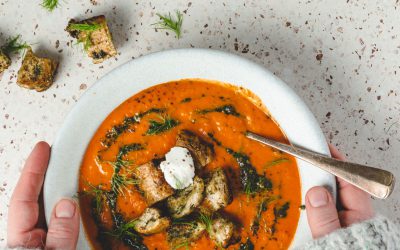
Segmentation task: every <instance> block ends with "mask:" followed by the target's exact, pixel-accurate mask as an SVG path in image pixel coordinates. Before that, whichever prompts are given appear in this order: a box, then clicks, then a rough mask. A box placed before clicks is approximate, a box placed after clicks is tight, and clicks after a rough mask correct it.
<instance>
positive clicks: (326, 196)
mask: <svg viewBox="0 0 400 250" xmlns="http://www.w3.org/2000/svg"><path fill="white" fill-rule="evenodd" d="M306 210H307V217H308V224H309V225H310V228H311V232H312V235H313V237H314V239H316V238H319V237H322V236H324V235H327V234H329V233H331V232H333V231H335V230H336V229H339V228H340V221H339V217H338V212H337V210H336V206H335V203H334V202H333V198H332V195H331V194H330V193H329V192H328V191H327V190H326V189H325V188H323V187H313V188H311V189H310V190H308V192H307V195H306Z"/></svg>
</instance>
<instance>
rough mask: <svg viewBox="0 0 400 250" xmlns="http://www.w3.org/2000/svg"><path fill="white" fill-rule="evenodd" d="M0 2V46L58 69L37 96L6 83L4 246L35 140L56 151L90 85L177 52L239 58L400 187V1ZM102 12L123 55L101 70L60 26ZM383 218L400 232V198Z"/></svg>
mask: <svg viewBox="0 0 400 250" xmlns="http://www.w3.org/2000/svg"><path fill="white" fill-rule="evenodd" d="M40 2H41V1H39V0H31V1H22V0H0V44H2V43H3V42H4V41H5V39H6V38H7V37H8V36H14V35H17V34H22V37H23V39H24V40H26V41H28V42H29V43H33V44H34V46H33V48H34V51H36V52H38V53H39V54H40V55H46V56H51V57H53V58H58V60H60V67H59V70H58V74H57V76H56V80H55V84H54V85H53V86H52V87H51V88H50V89H49V90H47V91H46V92H42V93H37V92H34V91H29V90H26V89H22V88H20V87H18V86H17V85H16V83H15V82H16V73H17V70H18V67H19V65H20V63H21V58H20V57H19V56H13V58H12V59H13V64H12V66H11V67H10V69H9V70H8V71H7V72H5V73H4V74H3V75H2V76H1V78H0V87H1V91H0V166H1V168H0V201H1V202H0V246H2V245H5V243H6V230H5V229H6V223H7V207H8V202H9V198H10V196H11V193H12V189H13V188H14V186H15V184H16V181H17V179H18V176H19V173H20V170H21V168H22V166H23V162H24V160H25V159H26V157H27V155H28V153H29V152H30V150H31V149H32V147H33V145H34V143H35V142H36V141H38V140H46V141H48V142H50V143H51V142H52V141H53V139H54V137H55V135H56V133H57V131H58V129H59V127H60V126H61V124H62V123H63V120H64V118H65V116H66V114H67V113H68V112H69V110H70V109H71V108H72V106H73V105H74V104H75V102H76V101H77V100H79V97H80V96H81V95H82V94H83V93H84V92H85V90H86V89H87V88H89V87H90V86H92V85H93V84H94V83H95V82H96V80H97V79H99V78H100V77H102V76H103V75H104V74H106V73H107V72H109V71H111V70H112V69H114V68H115V67H117V66H119V65H121V64H123V63H124V62H127V61H129V60H132V59H134V58H137V57H139V56H141V55H146V54H148V53H151V52H155V51H160V50H165V49H170V48H186V47H198V48H213V49H221V50H225V51H230V52H233V53H235V54H239V55H242V56H244V57H246V58H249V59H251V60H253V61H256V62H258V63H260V64H263V65H264V66H265V67H266V68H268V69H269V70H271V71H272V72H274V73H275V74H276V75H277V76H279V77H280V78H282V79H283V80H284V81H286V82H287V84H289V85H290V86H291V87H292V88H293V89H294V90H295V91H296V92H297V93H298V95H300V96H301V97H302V98H303V100H304V101H305V102H306V103H307V105H308V106H309V107H310V109H311V111H312V112H313V113H314V114H315V116H316V118H317V119H318V121H319V123H320V124H321V127H322V129H323V131H324V133H325V135H326V138H327V140H328V141H330V142H332V143H333V144H335V145H337V147H338V148H339V149H340V150H341V151H342V152H345V154H346V155H347V157H348V158H349V159H351V160H352V161H356V162H360V163H367V164H370V165H373V166H378V167H383V168H386V169H389V170H391V171H393V172H394V173H395V174H396V175H397V176H398V178H400V164H399V162H400V154H399V151H400V134H399V132H400V112H399V109H400V97H399V96H398V95H399V94H400V75H399V74H400V59H399V51H400V37H399V34H400V25H399V21H398V20H399V19H398V17H399V14H400V3H396V2H398V1H362V2H363V3H361V1H352V0H347V1H329V2H327V1H300V0H299V1H278V0H274V1H256V0H253V1H193V2H189V1H163V0H159V1H154V0H151V1H133V0H129V1H128V0H121V1H101V0H96V1H95V0H92V1H90V0H74V1H60V2H61V6H60V8H58V9H56V10H55V11H54V12H53V13H48V12H47V11H45V10H44V9H43V8H42V7H41V6H40ZM175 9H177V10H181V11H182V12H183V13H184V21H183V34H182V38H181V39H179V40H177V39H176V38H175V37H174V36H173V34H171V33H170V34H167V33H166V32H165V31H158V32H156V31H155V30H154V29H153V28H152V27H151V25H150V24H152V23H154V22H156V21H157V20H158V19H157V17H156V16H155V14H156V13H157V12H160V13H167V12H169V11H174V10H175ZM97 14H105V15H106V17H107V19H108V21H109V26H110V30H111V32H112V33H113V35H114V42H115V44H116V47H117V49H118V51H119V53H118V56H117V57H115V58H112V59H110V60H108V61H105V62H104V63H102V64H100V65H94V64H92V63H91V60H90V59H89V58H88V57H86V55H85V54H84V53H83V52H82V49H81V48H80V47H79V46H76V45H74V43H75V41H73V40H72V39H71V38H70V37H69V36H68V34H67V33H66V32H65V31H64V28H65V26H66V24H67V22H68V20H69V19H70V18H84V17H91V16H93V15H97ZM375 207H376V209H377V210H378V211H379V212H381V213H383V214H385V215H387V216H389V217H390V218H392V219H393V220H394V221H395V222H396V223H400V213H399V209H400V189H399V188H397V189H396V190H395V192H394V193H393V195H392V197H391V198H389V199H388V200H387V201H375Z"/></svg>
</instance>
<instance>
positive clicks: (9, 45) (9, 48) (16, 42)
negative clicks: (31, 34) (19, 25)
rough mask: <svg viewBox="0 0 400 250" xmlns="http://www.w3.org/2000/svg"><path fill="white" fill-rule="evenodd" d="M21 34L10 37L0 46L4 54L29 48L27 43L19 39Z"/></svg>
mask: <svg viewBox="0 0 400 250" xmlns="http://www.w3.org/2000/svg"><path fill="white" fill-rule="evenodd" d="M20 38H21V35H18V36H15V37H10V38H8V39H7V41H6V44H4V45H3V46H2V47H1V50H2V51H3V53H4V54H6V55H10V53H18V52H20V51H22V50H25V49H27V48H29V44H27V43H26V42H21V41H20Z"/></svg>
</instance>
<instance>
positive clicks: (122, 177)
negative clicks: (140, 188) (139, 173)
mask: <svg viewBox="0 0 400 250" xmlns="http://www.w3.org/2000/svg"><path fill="white" fill-rule="evenodd" d="M136 184H139V180H136V179H134V178H131V177H128V175H126V174H120V173H114V174H113V176H112V178H111V190H112V191H113V192H114V193H116V194H120V195H123V194H124V191H125V190H127V188H128V186H129V185H136Z"/></svg>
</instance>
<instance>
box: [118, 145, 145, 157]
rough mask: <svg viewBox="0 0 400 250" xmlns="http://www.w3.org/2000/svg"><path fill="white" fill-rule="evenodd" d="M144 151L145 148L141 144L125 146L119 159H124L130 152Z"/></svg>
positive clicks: (119, 153) (120, 151)
mask: <svg viewBox="0 0 400 250" xmlns="http://www.w3.org/2000/svg"><path fill="white" fill-rule="evenodd" d="M142 149H144V146H143V145H142V144H140V143H131V144H127V145H123V146H122V147H121V148H120V149H119V152H118V155H117V159H122V157H123V156H125V155H126V154H128V153H129V152H132V151H139V150H142Z"/></svg>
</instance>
